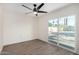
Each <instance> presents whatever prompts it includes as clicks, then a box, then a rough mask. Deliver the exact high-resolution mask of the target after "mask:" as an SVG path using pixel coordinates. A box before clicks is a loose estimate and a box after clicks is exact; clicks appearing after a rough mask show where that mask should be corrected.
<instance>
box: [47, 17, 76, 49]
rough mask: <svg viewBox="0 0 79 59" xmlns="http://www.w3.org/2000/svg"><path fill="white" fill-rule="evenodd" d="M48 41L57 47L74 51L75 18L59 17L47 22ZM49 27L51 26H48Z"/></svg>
mask: <svg viewBox="0 0 79 59" xmlns="http://www.w3.org/2000/svg"><path fill="white" fill-rule="evenodd" d="M48 24H49V27H48V29H49V34H48V35H49V36H48V37H49V38H48V40H49V41H52V43H53V42H54V43H56V44H57V43H58V44H59V45H61V46H63V47H66V48H69V49H74V48H75V39H76V38H75V34H76V28H75V16H67V17H61V18H58V19H53V20H49V22H48ZM50 25H51V26H50Z"/></svg>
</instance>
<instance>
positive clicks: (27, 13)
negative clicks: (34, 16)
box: [25, 12, 33, 14]
mask: <svg viewBox="0 0 79 59" xmlns="http://www.w3.org/2000/svg"><path fill="white" fill-rule="evenodd" d="M30 13H33V12H28V13H25V14H30Z"/></svg>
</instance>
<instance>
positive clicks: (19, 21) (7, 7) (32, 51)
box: [0, 3, 79, 55]
mask: <svg viewBox="0 0 79 59" xmlns="http://www.w3.org/2000/svg"><path fill="white" fill-rule="evenodd" d="M78 38H79V3H0V55H78V54H79V39H78Z"/></svg>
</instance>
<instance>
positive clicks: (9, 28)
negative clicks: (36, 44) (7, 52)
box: [3, 6, 37, 45]
mask: <svg viewBox="0 0 79 59" xmlns="http://www.w3.org/2000/svg"><path fill="white" fill-rule="evenodd" d="M14 9H15V8H14ZM36 22H37V21H36V19H35V18H33V17H29V16H26V15H25V14H21V13H18V12H15V11H13V10H10V9H9V8H8V6H4V27H3V41H4V42H3V45H8V44H13V43H18V42H23V41H28V40H32V39H36V38H37V37H36V33H34V32H35V30H34V29H35V28H34V26H36Z"/></svg>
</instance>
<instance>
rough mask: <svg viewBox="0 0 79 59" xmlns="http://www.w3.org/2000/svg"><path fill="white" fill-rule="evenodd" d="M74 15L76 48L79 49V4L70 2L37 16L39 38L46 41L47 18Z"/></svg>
mask: <svg viewBox="0 0 79 59" xmlns="http://www.w3.org/2000/svg"><path fill="white" fill-rule="evenodd" d="M70 15H76V27H77V37H76V40H77V41H76V46H77V47H76V48H77V51H79V29H78V27H79V4H71V5H68V6H65V7H63V8H60V9H58V10H56V11H53V12H51V13H49V14H47V15H44V16H42V17H39V38H40V39H41V40H43V41H46V42H48V20H50V19H53V18H58V17H63V16H70Z"/></svg>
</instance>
